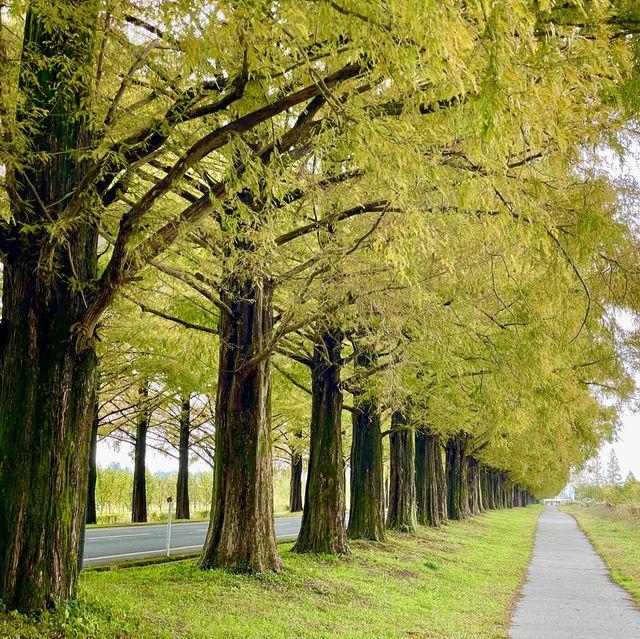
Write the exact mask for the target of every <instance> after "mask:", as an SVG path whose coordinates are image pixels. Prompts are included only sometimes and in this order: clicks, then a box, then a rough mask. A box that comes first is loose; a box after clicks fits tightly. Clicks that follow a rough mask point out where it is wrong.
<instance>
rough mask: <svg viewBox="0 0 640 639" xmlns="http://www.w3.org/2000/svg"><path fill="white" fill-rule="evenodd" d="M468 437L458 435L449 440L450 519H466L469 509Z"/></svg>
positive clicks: (448, 489)
mask: <svg viewBox="0 0 640 639" xmlns="http://www.w3.org/2000/svg"><path fill="white" fill-rule="evenodd" d="M465 447H466V437H465V436H464V435H456V436H455V437H452V438H451V439H449V441H448V442H447V512H448V515H449V519H464V518H465V517H467V516H468V515H469V513H470V511H469V484H468V474H469V473H468V458H467V456H466V454H465Z"/></svg>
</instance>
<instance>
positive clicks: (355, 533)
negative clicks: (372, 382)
mask: <svg viewBox="0 0 640 639" xmlns="http://www.w3.org/2000/svg"><path fill="white" fill-rule="evenodd" d="M355 363H356V370H358V369H363V368H365V369H366V368H370V367H371V366H373V365H375V358H374V357H373V355H372V353H371V352H363V353H360V354H358V355H357V356H356V362H355ZM353 395H354V399H355V410H354V412H353V413H352V425H353V437H352V441H351V499H350V508H349V526H348V527H347V536H348V537H349V538H350V539H370V540H373V541H382V540H383V539H384V537H385V528H384V497H385V496H384V466H383V456H382V429H381V427H380V422H381V419H380V409H379V408H378V405H377V403H376V401H375V399H373V398H371V397H368V396H366V395H364V394H363V393H362V391H354V393H353Z"/></svg>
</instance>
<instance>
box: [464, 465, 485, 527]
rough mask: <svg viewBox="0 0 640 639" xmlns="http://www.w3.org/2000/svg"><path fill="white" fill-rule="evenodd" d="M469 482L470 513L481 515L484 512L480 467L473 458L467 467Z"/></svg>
mask: <svg viewBox="0 0 640 639" xmlns="http://www.w3.org/2000/svg"><path fill="white" fill-rule="evenodd" d="M467 480H468V494H469V513H470V514H472V515H479V514H480V512H481V511H482V508H481V501H482V496H481V494H480V466H479V464H478V461H477V460H476V459H474V458H473V457H469V461H468V465H467Z"/></svg>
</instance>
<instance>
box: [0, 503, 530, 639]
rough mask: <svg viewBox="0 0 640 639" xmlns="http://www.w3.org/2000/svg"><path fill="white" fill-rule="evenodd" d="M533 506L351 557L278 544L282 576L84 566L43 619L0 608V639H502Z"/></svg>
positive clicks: (364, 548)
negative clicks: (299, 551) (75, 588)
mask: <svg viewBox="0 0 640 639" xmlns="http://www.w3.org/2000/svg"><path fill="white" fill-rule="evenodd" d="M539 513H540V508H539V507H537V506H532V507H529V508H526V509H523V508H516V509H513V510H508V511H494V512H490V513H487V514H483V515H481V516H479V517H475V518H473V519H470V520H468V521H464V522H455V523H452V524H449V525H447V526H445V527H443V528H442V529H439V530H434V529H428V528H421V529H420V530H419V531H418V532H417V533H416V534H415V535H403V534H394V535H389V539H388V541H387V542H385V543H376V544H369V543H354V544H352V546H351V548H352V554H351V555H350V556H348V557H343V558H336V557H330V556H320V557H315V556H301V555H296V554H294V553H292V552H291V551H290V548H291V544H287V545H283V546H281V550H282V555H283V562H284V569H283V571H282V573H281V574H279V575H267V576H260V577H256V576H241V575H240V576H239V575H233V574H229V573H226V572H224V571H221V570H215V571H209V572H202V571H201V570H199V569H198V567H197V565H196V562H195V561H193V560H189V561H183V562H176V563H172V564H163V565H157V566H147V567H143V568H129V569H126V570H114V571H110V572H87V573H84V574H83V576H82V579H81V584H80V595H79V601H78V602H77V603H74V604H73V605H70V606H65V607H64V608H62V609H61V610H58V611H57V612H55V613H49V614H46V615H45V616H43V617H42V618H40V619H38V620H36V619H30V618H28V617H24V616H20V615H10V614H0V637H12V638H13V637H21V638H25V639H26V638H29V639H35V638H42V637H46V638H47V639H52V638H56V639H58V638H60V639H61V638H67V637H100V638H101V639H102V638H109V637H113V638H120V639H125V638H131V639H138V638H139V639H142V638H145V639H147V638H148V639H151V638H153V639H164V638H166V639H169V638H171V639H174V638H189V639H204V638H207V639H223V638H224V639H235V638H238V639H240V638H242V639H253V638H255V639H258V638H259V639H276V638H277V639H283V638H289V637H290V638H294V637H295V638H311V637H313V638H326V639H329V638H331V639H347V638H349V639H356V638H365V637H366V638H367V639H383V638H405V637H407V638H409V637H421V638H425V639H426V638H429V639H436V638H437V639H489V638H491V639H499V638H504V637H506V636H507V628H508V623H509V618H510V613H511V609H512V605H513V603H514V601H515V599H516V597H517V593H518V589H519V586H520V584H521V583H522V580H523V578H524V574H525V570H526V567H527V564H528V562H529V559H530V556H531V548H532V544H533V537H534V531H535V524H536V521H537V517H538V515H539Z"/></svg>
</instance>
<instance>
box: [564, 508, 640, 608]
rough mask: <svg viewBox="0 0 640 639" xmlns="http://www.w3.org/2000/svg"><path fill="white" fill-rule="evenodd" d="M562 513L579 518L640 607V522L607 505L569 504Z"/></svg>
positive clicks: (613, 573)
mask: <svg viewBox="0 0 640 639" xmlns="http://www.w3.org/2000/svg"><path fill="white" fill-rule="evenodd" d="M561 510H562V511H563V512H566V513H569V514H570V515H573V516H574V517H575V518H576V521H577V522H578V525H579V526H580V528H581V529H582V531H583V532H584V533H585V534H586V535H587V537H589V539H590V541H591V543H592V544H593V546H594V548H595V549H596V550H597V551H598V554H599V555H600V556H601V557H602V558H603V559H604V561H605V563H606V564H607V566H608V567H609V569H610V570H611V576H612V577H613V578H614V580H615V581H617V582H618V583H619V584H620V585H621V586H623V587H624V588H626V589H627V590H628V591H629V592H630V593H631V595H632V596H633V598H634V599H635V600H636V601H637V602H638V603H639V604H640V520H638V519H637V518H633V517H631V516H629V515H623V514H621V513H618V512H617V511H616V510H615V509H610V508H607V507H606V506H592V507H589V508H585V507H584V506H577V505H567V506H562V507H561Z"/></svg>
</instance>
